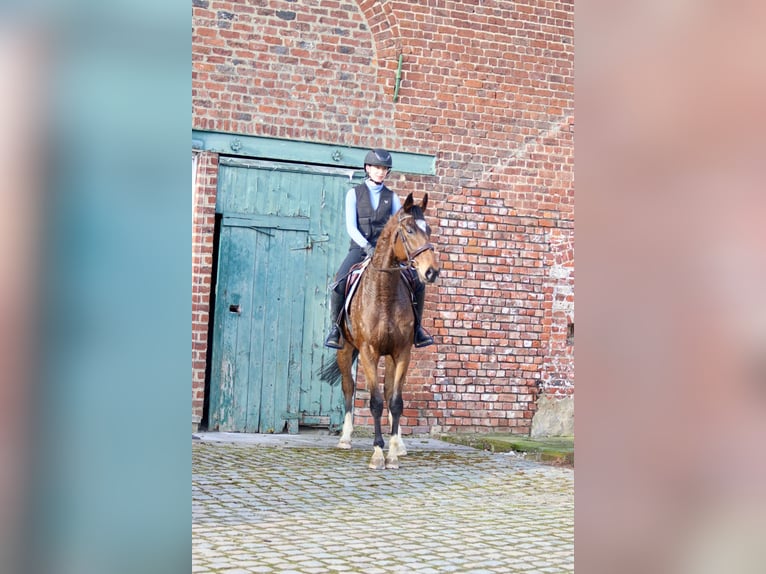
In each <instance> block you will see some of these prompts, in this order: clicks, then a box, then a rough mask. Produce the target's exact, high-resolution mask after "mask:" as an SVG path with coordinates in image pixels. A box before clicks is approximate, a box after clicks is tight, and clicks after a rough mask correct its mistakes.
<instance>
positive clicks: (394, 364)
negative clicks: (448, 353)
mask: <svg viewBox="0 0 766 574" xmlns="http://www.w3.org/2000/svg"><path fill="white" fill-rule="evenodd" d="M409 362H410V356H409V353H408V352H406V353H404V355H403V356H402V357H399V359H398V360H397V361H393V360H391V362H390V363H388V364H387V368H386V379H387V380H386V383H387V384H386V398H387V400H388V416H389V418H390V419H391V440H390V441H389V444H388V456H387V457H386V468H391V469H396V468H399V457H400V456H404V455H406V454H407V449H406V448H405V447H404V441H403V440H402V427H401V425H400V424H399V423H400V419H401V416H402V412H403V411H404V399H403V398H402V389H403V388H404V382H405V379H406V373H407V367H408V366H409ZM389 370H390V371H392V372H393V376H392V378H393V381H390V382H389V380H388V371H389Z"/></svg>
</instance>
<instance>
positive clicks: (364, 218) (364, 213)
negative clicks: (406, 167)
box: [351, 183, 394, 247]
mask: <svg viewBox="0 0 766 574" xmlns="http://www.w3.org/2000/svg"><path fill="white" fill-rule="evenodd" d="M354 191H355V192H356V226H357V228H358V229H359V231H360V232H361V234H362V235H364V237H365V239H367V241H369V242H370V243H371V244H372V245H375V244H376V243H377V242H378V237H380V232H381V231H383V228H384V227H385V226H386V222H387V221H388V218H389V217H391V202H393V200H394V192H393V191H391V190H390V189H388V188H387V187H386V186H385V185H384V186H383V189H382V190H381V191H380V201H379V202H378V209H372V203H370V190H369V189H368V188H367V185H366V184H364V183H361V184H359V185H357V186H356V187H355V188H354ZM351 247H359V246H358V245H357V244H356V243H354V241H351Z"/></svg>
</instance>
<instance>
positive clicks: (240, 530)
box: [192, 433, 574, 574]
mask: <svg viewBox="0 0 766 574" xmlns="http://www.w3.org/2000/svg"><path fill="white" fill-rule="evenodd" d="M210 434H211V435H212V434H215V435H217V436H216V437H212V438H211V437H210V436H204V435H198V436H197V439H198V440H194V441H192V572H193V573H195V574H209V573H214V572H215V573H227V574H244V573H254V572H279V573H283V574H287V573H293V572H294V573H317V574H318V573H325V572H347V573H355V572H360V573H361V572H364V573H371V574H375V573H381V574H383V573H410V572H412V573H420V574H425V573H429V572H430V573H439V572H470V573H474V574H480V573H497V572H527V573H548V572H573V571H574V471H573V470H572V469H569V468H558V467H551V466H545V465H542V464H538V463H534V462H529V461H525V460H521V459H518V458H516V457H513V456H509V455H507V454H492V453H487V452H481V451H477V450H474V449H471V448H468V447H464V446H459V445H447V443H443V445H447V446H441V445H439V444H432V442H431V441H433V443H440V442H441V441H435V440H434V439H424V440H426V442H419V440H418V439H417V438H414V439H405V442H406V445H407V448H408V450H409V454H408V455H407V456H406V457H402V458H401V459H400V462H401V468H400V469H399V470H386V471H373V470H369V469H368V468H367V463H368V462H369V458H370V455H371V453H372V449H371V442H372V441H371V439H367V438H361V439H357V438H355V443H354V447H353V448H352V449H351V450H348V451H343V450H338V449H335V448H331V447H332V446H334V444H335V442H337V437H333V436H325V437H321V436H313V437H311V436H306V437H304V438H303V439H302V441H303V442H301V441H298V440H297V439H296V438H294V437H293V438H289V437H288V438H286V437H287V435H259V436H258V437H255V438H254V437H253V436H252V435H250V436H247V435H242V436H240V437H237V438H238V440H225V439H227V438H228V439H233V438H234V437H222V436H221V434H223V433H210ZM229 434H233V433H229ZM265 436H271V437H277V438H275V439H266V438H264V437H265ZM297 436H301V435H297ZM272 441H275V442H272ZM282 441H286V443H282ZM280 443H282V444H280Z"/></svg>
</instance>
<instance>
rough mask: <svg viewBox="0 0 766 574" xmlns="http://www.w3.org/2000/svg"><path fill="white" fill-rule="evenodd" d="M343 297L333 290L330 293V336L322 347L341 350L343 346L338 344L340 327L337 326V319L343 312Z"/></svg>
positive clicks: (340, 336) (340, 337)
mask: <svg viewBox="0 0 766 574" xmlns="http://www.w3.org/2000/svg"><path fill="white" fill-rule="evenodd" d="M344 299H345V297H343V295H342V294H341V293H338V292H337V291H336V290H335V289H333V290H332V292H331V293H330V319H331V320H332V325H331V327H330V334H329V335H327V338H326V339H325V340H324V346H325V347H330V348H331V349H342V348H343V344H342V343H341V342H340V341H341V339H342V335H341V333H340V325H339V324H338V317H339V316H340V312H341V311H342V310H343V302H344Z"/></svg>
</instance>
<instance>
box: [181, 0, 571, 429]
mask: <svg viewBox="0 0 766 574" xmlns="http://www.w3.org/2000/svg"><path fill="white" fill-rule="evenodd" d="M192 4H193V26H192V48H193V49H192V113H193V116H192V125H193V127H194V128H197V129H207V130H216V131H223V132H236V133H242V134H252V135H258V136H268V137H280V138H287V139H294V140H300V141H313V142H322V143H331V144H342V145H350V146H358V147H373V146H380V147H386V148H388V149H391V150H399V151H407V152H414V153H426V154H433V155H434V156H436V175H435V176H405V175H402V174H396V173H393V174H392V177H391V178H390V179H389V180H388V182H387V183H388V184H389V186H390V187H392V188H393V189H394V190H395V191H396V192H397V193H398V194H399V196H400V197H404V196H406V194H407V193H409V192H415V193H416V194H417V196H418V197H419V196H420V195H421V194H422V193H423V192H424V191H428V193H429V206H430V209H429V211H430V212H431V216H432V227H433V229H434V239H435V240H436V242H437V243H438V245H439V247H440V250H441V260H442V264H443V271H442V275H441V276H440V280H439V282H438V283H437V285H436V286H435V287H431V288H429V291H428V294H427V300H426V301H427V309H426V318H425V321H424V322H425V325H426V327H428V328H430V330H431V331H432V332H433V333H434V334H435V335H436V336H437V341H438V343H439V344H438V345H435V346H432V347H428V348H425V349H418V350H416V351H414V355H415V360H414V362H413V364H412V366H411V368H410V371H409V376H408V386H407V389H408V391H407V401H406V404H405V416H404V419H403V426H404V428H403V431H404V432H405V433H421V432H429V431H434V430H437V431H438V430H444V431H448V430H490V429H503V430H510V431H512V432H518V433H520V434H527V433H528V432H529V428H530V421H531V418H532V415H533V414H534V402H535V399H536V397H537V395H538V393H539V392H546V393H551V394H555V395H561V394H571V393H572V392H573V385H574V368H573V346H572V344H571V341H569V340H568V338H567V334H568V325H569V324H571V323H573V321H574V307H573V305H574V304H573V292H574V258H573V245H574V176H573V161H574V149H573V148H574V143H573V138H574V133H573V130H574V80H573V75H574V46H573V40H574V32H573V21H574V15H573V3H572V2H553V1H543V0H528V1H525V2H500V1H495V2H493V1H481V2H480V1H475V2H448V1H446V0H431V1H429V2H427V3H414V2H390V1H379V0H378V1H373V0H365V1H359V2H354V1H333V0H322V1H321V2H320V1H319V0H314V1H301V2H296V1H287V0H280V1H277V0H256V1H249V2H231V1H229V2H224V1H215V0H193V2H192ZM400 54H401V55H402V58H403V65H402V81H401V85H400V89H399V99H398V101H397V102H393V93H394V87H395V71H396V67H397V62H398V58H399V55H400ZM205 155H207V154H205ZM199 169H200V172H201V174H202V176H201V178H200V180H199V184H200V185H199V186H198V196H197V199H198V201H197V204H196V206H197V211H196V215H195V223H194V224H195V230H194V235H193V237H194V249H195V250H197V251H195V259H194V262H195V263H194V265H195V268H194V271H193V272H194V277H193V280H194V292H193V293H194V294H193V296H194V317H193V324H192V330H193V335H192V336H193V361H194V364H193V367H194V379H193V393H194V394H193V417H194V418H193V422H194V421H198V420H199V417H200V416H201V408H202V407H201V404H200V401H201V394H202V391H201V390H200V389H203V388H204V356H205V353H206V351H207V339H206V331H207V325H206V319H207V317H208V305H209V273H210V269H211V267H210V257H211V251H212V233H213V232H212V225H213V224H212V217H213V215H212V206H214V201H215V198H214V196H215V181H214V180H215V171H216V164H215V158H214V157H203V161H202V162H201V165H200V167H199ZM206 289H207V290H208V291H207V292H206ZM357 403H358V406H360V407H362V408H361V410H359V411H357V412H361V413H363V414H364V415H366V413H367V411H366V406H367V404H366V397H365V396H364V393H360V395H359V396H358V398H357ZM358 424H362V425H364V424H370V419H369V417H366V416H362V417H360V418H359V419H358Z"/></svg>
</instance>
